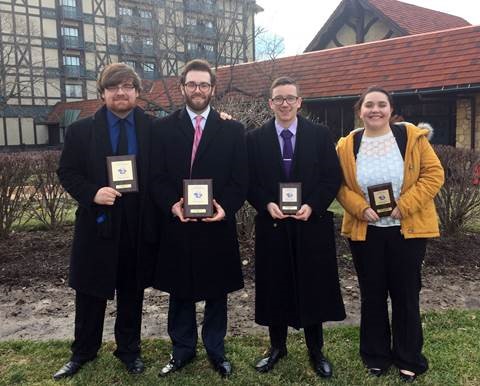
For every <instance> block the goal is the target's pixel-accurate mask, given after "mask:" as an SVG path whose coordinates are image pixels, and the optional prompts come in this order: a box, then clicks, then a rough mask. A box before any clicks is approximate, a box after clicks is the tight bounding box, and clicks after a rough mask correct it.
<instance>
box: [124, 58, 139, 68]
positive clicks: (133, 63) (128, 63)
mask: <svg viewBox="0 0 480 386" xmlns="http://www.w3.org/2000/svg"><path fill="white" fill-rule="evenodd" d="M123 63H125V64H126V65H127V66H130V67H132V68H133V69H135V67H136V65H137V64H136V63H135V61H134V60H124V61H123Z"/></svg>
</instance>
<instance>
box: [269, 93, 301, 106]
mask: <svg viewBox="0 0 480 386" xmlns="http://www.w3.org/2000/svg"><path fill="white" fill-rule="evenodd" d="M270 100H271V101H272V102H273V104H274V105H277V106H280V105H282V104H283V101H287V103H288V104H289V105H293V104H294V103H295V102H296V101H297V100H298V96H295V95H287V96H286V97H282V96H280V95H279V96H276V97H274V98H272V99H270Z"/></svg>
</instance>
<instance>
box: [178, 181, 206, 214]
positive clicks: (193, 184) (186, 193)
mask: <svg viewBox="0 0 480 386" xmlns="http://www.w3.org/2000/svg"><path fill="white" fill-rule="evenodd" d="M212 191H213V189H212V180H211V179H204V180H183V216H184V217H186V218H204V217H212V216H213V196H212Z"/></svg>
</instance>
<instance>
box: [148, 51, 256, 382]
mask: <svg viewBox="0 0 480 386" xmlns="http://www.w3.org/2000/svg"><path fill="white" fill-rule="evenodd" d="M180 90H181V92H182V95H183V97H184V100H185V104H186V106H185V107H184V108H182V109H180V110H178V111H175V112H174V113H172V114H171V115H169V116H168V117H166V118H164V119H163V120H162V121H161V122H160V124H159V127H158V130H156V132H155V137H154V143H155V146H156V147H157V146H158V149H157V151H155V152H154V153H153V154H152V170H154V172H153V181H152V188H153V200H154V201H155V203H156V204H157V205H158V207H159V209H160V211H161V214H162V218H163V219H164V223H163V224H162V238H161V242H160V253H159V260H158V266H157V270H156V274H155V282H154V287H155V288H158V289H160V290H162V291H166V292H168V293H170V305H169V310H168V333H169V335H170V338H171V340H172V345H173V350H172V356H171V360H170V361H169V363H168V364H167V365H166V366H165V367H163V369H162V370H161V372H160V376H165V375H167V374H170V373H172V372H174V371H176V370H179V369H180V368H182V367H183V366H184V365H185V364H187V363H188V362H190V361H191V360H192V359H193V358H194V357H195V355H196V345H197V323H196V319H195V316H196V312H195V304H196V302H197V301H201V300H205V312H204V319H203V326H202V339H203V343H204V346H205V348H206V351H207V354H208V357H209V359H210V362H211V363H212V365H213V367H214V369H215V370H216V371H217V372H218V373H219V374H220V375H221V376H223V377H226V376H229V375H230V374H231V372H232V368H231V364H230V362H229V361H228V360H227V358H226V356H225V347H224V338H225V335H226V329H227V294H228V293H230V292H232V291H236V290H238V289H240V288H242V287H243V278H242V271H241V264H240V255H239V250H238V241H237V233H236V222H235V213H236V212H237V211H238V209H239V208H240V207H241V206H242V205H243V203H244V201H245V198H246V191H247V184H248V181H247V174H248V173H247V156H246V148H245V140H244V128H243V126H242V125H241V124H240V123H239V122H235V121H233V120H222V119H221V118H220V115H219V114H218V113H217V112H216V111H215V110H213V109H212V108H211V106H210V101H211V98H212V96H213V95H214V92H215V74H214V73H213V71H212V70H211V69H210V66H209V64H208V63H207V62H205V61H202V60H193V61H191V62H189V63H187V64H186V65H185V68H184V70H183V72H182V74H181V77H180ZM184 179H212V180H213V198H214V201H213V205H214V214H213V217H210V218H204V219H202V220H193V219H190V218H185V217H184V214H183V180H184Z"/></svg>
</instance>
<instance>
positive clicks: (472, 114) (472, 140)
mask: <svg viewBox="0 0 480 386" xmlns="http://www.w3.org/2000/svg"><path fill="white" fill-rule="evenodd" d="M469 99H470V130H471V131H470V148H471V149H472V150H475V131H476V127H477V125H476V120H477V104H476V100H475V97H474V96H473V97H471V98H469Z"/></svg>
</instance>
